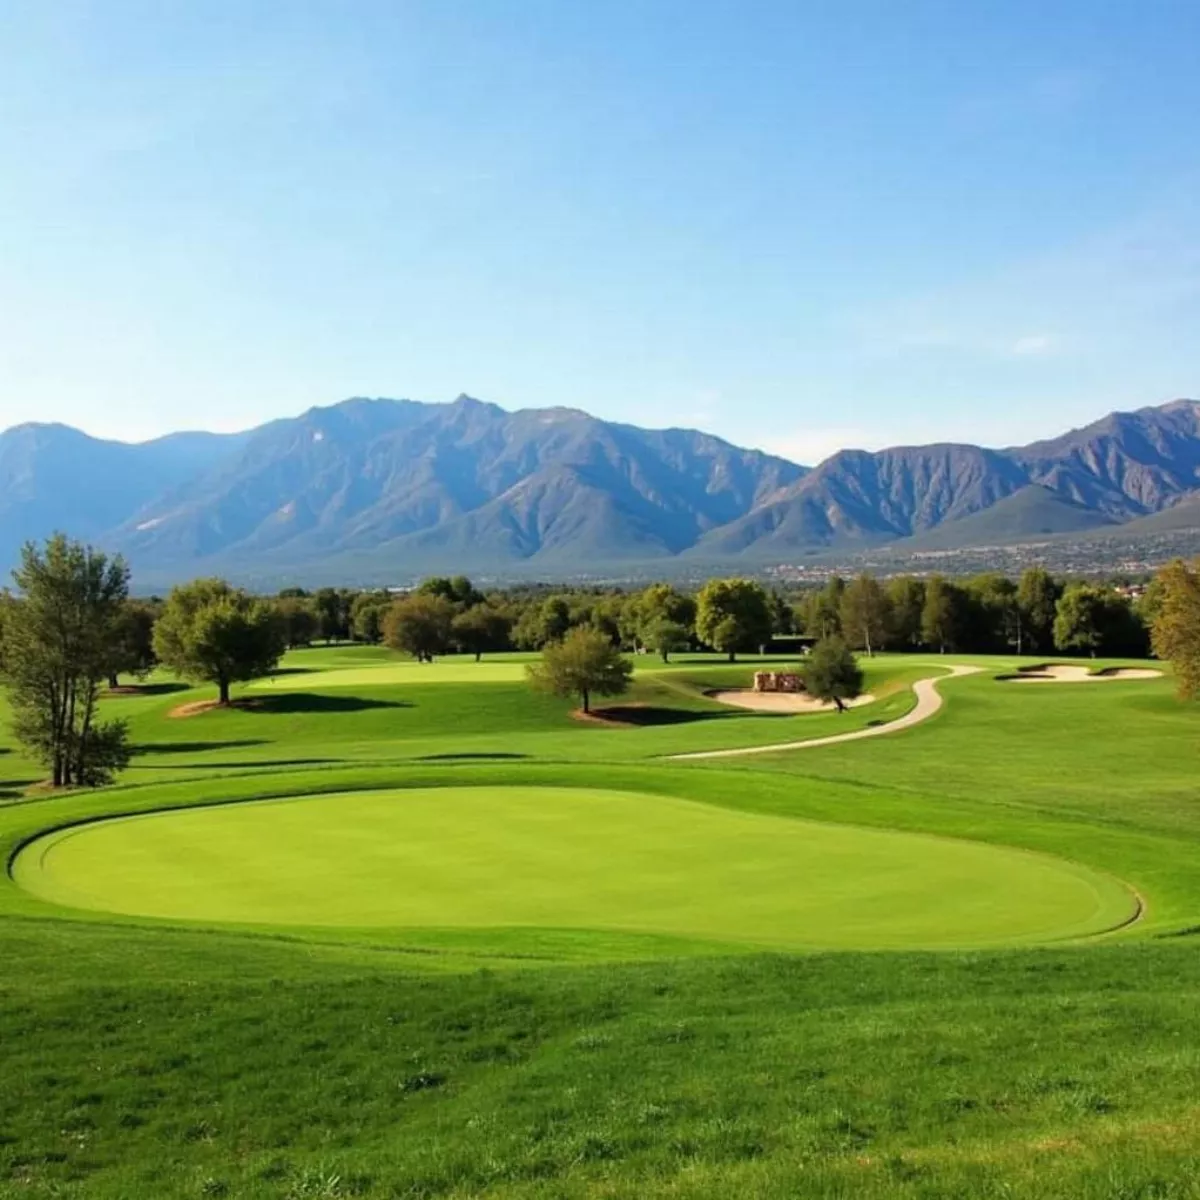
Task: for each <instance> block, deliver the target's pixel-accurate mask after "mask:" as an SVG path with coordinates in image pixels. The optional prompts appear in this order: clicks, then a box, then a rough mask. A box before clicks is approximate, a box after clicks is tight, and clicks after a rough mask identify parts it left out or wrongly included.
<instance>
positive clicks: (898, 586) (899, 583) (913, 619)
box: [887, 575, 925, 650]
mask: <svg viewBox="0 0 1200 1200" xmlns="http://www.w3.org/2000/svg"><path fill="white" fill-rule="evenodd" d="M887 594H888V601H889V603H890V605H891V624H892V628H891V638H892V642H893V644H894V645H896V646H900V647H902V648H903V649H905V650H915V649H916V648H917V647H918V646H919V645H920V644H921V614H922V611H923V610H924V608H925V583H924V581H923V580H920V579H917V578H915V577H914V576H912V575H898V576H896V578H895V579H889V580H888V584H887Z"/></svg>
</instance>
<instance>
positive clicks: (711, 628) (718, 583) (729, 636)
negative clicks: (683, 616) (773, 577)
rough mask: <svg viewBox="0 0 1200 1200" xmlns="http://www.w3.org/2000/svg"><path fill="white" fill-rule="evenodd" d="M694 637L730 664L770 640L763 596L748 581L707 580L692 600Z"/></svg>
mask: <svg viewBox="0 0 1200 1200" xmlns="http://www.w3.org/2000/svg"><path fill="white" fill-rule="evenodd" d="M696 633H697V634H698V635H699V637H700V640H701V641H703V642H707V643H708V644H709V645H710V646H712V648H713V649H714V650H720V651H721V652H722V653H724V654H728V655H729V661H730V662H733V661H734V659H735V657H736V655H737V653H738V651H739V650H756V649H758V648H759V647H760V646H764V645H766V643H767V642H769V641H770V640H771V612H770V609H769V607H768V605H767V593H766V592H765V591H764V590H763V588H762V587H761V586H760V585H759V584H757V583H755V582H754V581H753V580H750V579H711V580H709V582H708V583H706V584H705V585H704V586H703V587H702V588H701V589H700V593H699V595H698V596H697V597H696Z"/></svg>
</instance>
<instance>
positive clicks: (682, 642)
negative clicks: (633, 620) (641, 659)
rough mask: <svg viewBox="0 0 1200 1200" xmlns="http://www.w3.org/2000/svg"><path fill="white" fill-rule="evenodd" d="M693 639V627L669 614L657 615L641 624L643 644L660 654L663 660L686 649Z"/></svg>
mask: <svg viewBox="0 0 1200 1200" xmlns="http://www.w3.org/2000/svg"><path fill="white" fill-rule="evenodd" d="M691 641H692V632H691V628H690V627H689V626H687V625H685V624H683V622H681V621H672V620H671V618H670V617H667V616H659V617H656V618H654V619H653V620H651V621H650V622H649V623H647V624H645V625H643V626H641V642H642V645H643V646H645V647H646V649H647V650H653V651H654V652H655V653H656V654H658V656H659V657H660V658H661V659H662V660H663V662H669V661H670V659H671V655H672V654H677V653H680V652H682V651H684V650H686V649H687V648H688V646H690V645H691Z"/></svg>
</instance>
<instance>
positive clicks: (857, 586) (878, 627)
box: [838, 572, 891, 658]
mask: <svg viewBox="0 0 1200 1200" xmlns="http://www.w3.org/2000/svg"><path fill="white" fill-rule="evenodd" d="M838 611H839V616H840V619H841V626H842V632H843V635H844V636H845V638H846V639H847V641H848V642H849V643H850V644H851V645H852V646H854V647H855V648H856V649H858V648H861V649H863V650H866V652H867V657H868V658H869V657H872V656H873V655H874V653H875V647H876V646H879V645H882V643H883V640H884V639H885V638H886V637H887V633H888V620H889V617H890V614H891V605H890V604H889V603H888V596H887V593H886V592H885V591H884V590H883V586H882V585H881V584H880V582H879V580H878V579H876V578H875V577H874V576H873V575H868V574H867V573H866V572H864V573H863V574H861V575H859V576H858V577H857V578H855V579H852V580H851V581H850V582H849V583H848V584H847V585H846V590H845V591H844V592H842V599H841V604H840V606H839V610H838Z"/></svg>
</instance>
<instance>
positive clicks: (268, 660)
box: [154, 579, 285, 704]
mask: <svg viewBox="0 0 1200 1200" xmlns="http://www.w3.org/2000/svg"><path fill="white" fill-rule="evenodd" d="M284 648H285V647H284V631H283V626H282V623H281V621H280V619H279V616H278V614H277V613H276V611H275V609H274V608H273V607H272V606H271V605H270V604H268V603H266V602H265V601H262V600H257V599H255V598H254V597H252V596H250V595H248V594H247V593H246V592H244V591H242V590H241V589H240V588H234V587H231V586H230V585H229V584H228V583H226V582H225V581H224V580H222V579H197V580H195V581H194V582H192V583H188V584H184V585H182V586H181V587H177V588H175V589H174V590H173V591H172V592H171V594H170V596H169V597H168V598H167V603H166V605H165V607H164V608H163V613H162V616H161V617H160V618H159V620H158V623H157V625H155V627H154V649H155V652H156V653H157V655H158V657H159V659H160V661H161V662H162V663H163V664H164V665H166V666H167V667H169V668H170V669H171V670H172V671H174V672H175V673H176V674H177V675H179V676H181V677H182V678H184V679H193V680H197V681H204V682H207V683H215V684H216V685H217V690H218V696H219V700H220V703H221V704H228V703H229V689H230V686H231V685H232V684H234V683H244V682H246V681H247V680H250V679H257V678H258V677H259V676H261V675H266V674H267V673H268V672H270V671H272V670H274V668H275V666H276V665H277V664H278V662H279V658H280V655H281V654H282V653H283V651H284Z"/></svg>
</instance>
